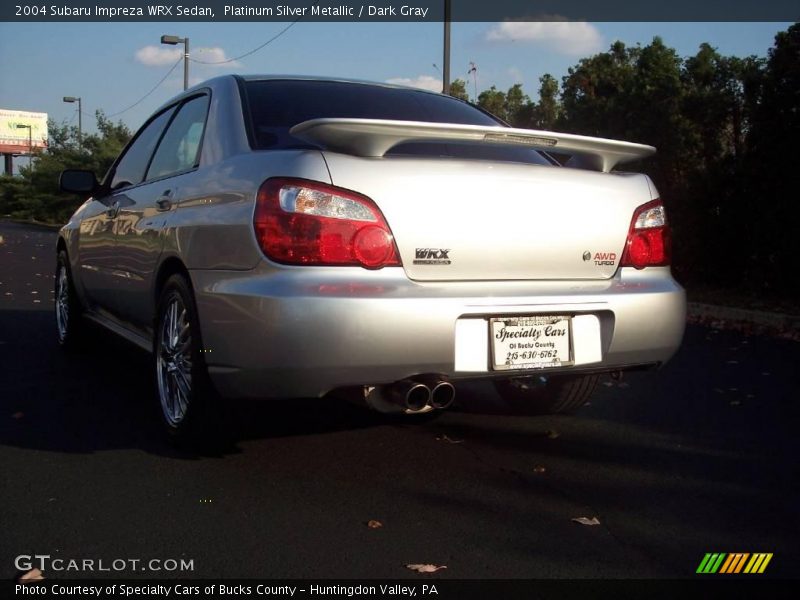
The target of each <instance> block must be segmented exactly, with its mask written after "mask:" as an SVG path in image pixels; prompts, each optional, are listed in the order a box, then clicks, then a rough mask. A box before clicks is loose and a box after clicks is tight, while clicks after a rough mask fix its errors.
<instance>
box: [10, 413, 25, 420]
mask: <svg viewBox="0 0 800 600" xmlns="http://www.w3.org/2000/svg"><path fill="white" fill-rule="evenodd" d="M24 416H25V413H24V412H22V411H17V412H15V413H14V414H13V415H11V418H12V419H21V418H22V417H24Z"/></svg>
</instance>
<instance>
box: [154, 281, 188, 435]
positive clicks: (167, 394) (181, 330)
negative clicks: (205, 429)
mask: <svg viewBox="0 0 800 600" xmlns="http://www.w3.org/2000/svg"><path fill="white" fill-rule="evenodd" d="M156 353H157V354H156V368H157V369H158V393H159V397H160V398H161V408H162V409H163V411H164V416H165V418H166V419H167V421H168V422H169V424H170V425H178V424H179V423H180V422H181V421H183V419H184V417H185V416H186V411H187V410H188V408H189V402H190V401H191V395H192V335H191V326H190V324H189V314H188V311H187V310H186V307H185V306H184V304H183V301H182V300H181V298H180V296H178V295H177V294H176V295H174V296H172V298H170V301H169V304H167V307H166V309H165V310H164V313H163V315H162V319H161V322H160V324H159V330H158V345H157V348H156Z"/></svg>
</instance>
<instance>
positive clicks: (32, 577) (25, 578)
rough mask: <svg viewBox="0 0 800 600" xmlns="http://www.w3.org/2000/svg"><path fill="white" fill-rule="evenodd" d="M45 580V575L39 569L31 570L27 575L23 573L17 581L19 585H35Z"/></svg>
mask: <svg viewBox="0 0 800 600" xmlns="http://www.w3.org/2000/svg"><path fill="white" fill-rule="evenodd" d="M43 579H44V575H42V572H41V571H40V570H39V569H31V570H30V571H28V572H27V573H23V574H22V575H20V576H19V578H18V579H17V581H18V582H19V583H33V582H34V581H42V580H43Z"/></svg>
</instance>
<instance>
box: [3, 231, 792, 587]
mask: <svg viewBox="0 0 800 600" xmlns="http://www.w3.org/2000/svg"><path fill="white" fill-rule="evenodd" d="M0 236H2V242H0V406H2V411H1V412H0V465H2V469H0V489H2V490H3V492H2V495H0V523H2V527H3V532H2V535H0V566H2V572H3V573H5V576H4V577H5V578H12V577H14V576H15V573H16V571H17V569H16V568H15V565H14V561H15V557H17V556H19V555H24V554H49V555H51V556H52V557H62V558H66V559H69V558H75V559H83V558H92V559H103V560H105V561H109V562H110V561H112V560H115V559H151V558H156V559H162V560H164V559H184V560H191V561H193V569H192V570H191V571H189V572H184V573H180V572H179V573H155V574H154V573H148V575H150V576H153V575H155V576H162V575H167V576H171V577H173V576H181V577H205V578H228V577H231V578H234V577H236V578H248V577H262V578H263V577H271V578H282V577H292V578H353V579H360V578H370V579H371V578H405V577H409V578H420V577H422V576H421V575H419V574H417V573H414V572H412V571H410V570H408V569H407V568H406V565H407V564H409V563H423V564H433V565H437V566H446V567H447V568H446V569H442V570H440V571H438V572H437V573H436V574H435V575H434V577H441V578H456V579H465V578H466V579H470V578H490V579H492V578H684V577H687V578H693V577H698V576H697V575H695V571H696V569H697V567H698V565H699V563H700V561H701V559H702V558H703V556H704V555H705V553H708V552H748V553H756V552H768V553H773V554H774V557H773V559H772V561H771V562H770V564H769V567H768V569H767V571H766V573H765V574H764V575H763V577H796V576H797V575H798V567H797V565H798V564H800V544H798V543H797V539H798V535H799V534H800V526H799V525H798V522H799V521H800V468H798V465H799V464H800V462H799V461H798V456H800V453H798V450H800V435H798V431H799V427H800V408H799V406H800V405H798V392H797V390H798V388H799V387H800V369H798V366H799V365H800V343H797V342H793V341H790V340H782V339H776V338H770V337H759V336H750V337H747V336H744V335H743V334H741V333H737V332H733V331H720V330H716V329H713V328H709V327H700V326H690V327H689V328H688V329H687V332H686V337H685V340H684V344H683V347H682V349H681V350H680V352H679V354H678V355H677V356H676V357H675V359H674V360H673V361H672V362H671V363H670V364H669V365H667V366H666V367H665V368H664V369H663V370H661V371H659V372H657V373H637V374H632V375H630V376H626V377H625V378H623V379H622V380H621V381H612V380H611V379H604V380H603V382H602V383H601V385H600V387H599V389H598V392H597V393H596V395H595V397H594V398H593V399H592V401H591V403H590V404H588V405H587V406H585V407H583V409H581V410H580V411H579V413H578V414H577V415H576V416H574V417H546V418H531V417H517V416H509V415H505V414H502V413H503V410H502V406H501V405H500V403H499V400H498V398H497V397H496V396H495V394H494V392H493V390H492V388H491V387H490V386H487V385H484V384H472V385H466V386H463V387H460V388H459V389H458V394H459V399H460V402H461V404H462V408H461V409H460V410H457V411H451V412H448V413H445V414H443V415H442V416H441V417H440V418H439V419H438V420H435V421H431V422H424V423H410V422H404V423H403V422H401V423H396V422H383V421H381V420H380V419H378V418H375V417H373V416H371V415H369V414H366V413H363V412H361V411H360V410H358V409H356V408H353V407H350V406H348V405H343V404H339V403H337V402H334V401H331V400H320V399H310V400H303V401H296V402H277V403H237V404H235V405H234V406H232V407H231V412H230V416H229V421H230V422H229V423H228V424H227V429H228V437H227V438H226V441H225V442H224V443H223V444H221V445H220V447H219V448H218V449H217V450H216V451H214V452H208V453H203V454H196V453H192V452H188V451H184V450H179V449H176V448H174V447H172V446H171V445H170V444H168V443H166V442H165V440H164V439H163V438H162V436H161V432H160V429H159V427H158V424H157V421H156V413H155V412H154V411H155V410H157V409H156V406H155V403H154V401H153V399H152V393H153V390H152V383H151V375H150V371H149V362H148V357H147V356H146V355H145V354H143V353H142V352H140V351H139V350H137V349H135V348H133V347H130V346H128V345H127V344H125V343H124V342H121V341H118V340H116V339H114V338H113V337H112V336H111V335H106V334H102V333H98V334H97V335H96V336H95V337H94V339H93V345H94V348H92V349H90V350H88V351H85V352H82V353H79V354H74V355H65V354H63V353H62V352H61V351H60V349H59V348H58V347H57V344H56V341H55V331H54V323H53V318H52V316H51V312H52V297H53V295H52V293H51V290H52V287H53V285H52V283H53V282H52V273H53V269H54V260H53V259H54V250H53V248H54V242H55V233H54V232H53V231H48V230H46V229H41V228H36V227H30V226H23V225H18V224H12V223H8V222H0ZM581 517H585V518H586V519H588V520H590V522H594V521H593V519H596V520H597V521H598V522H599V524H598V525H584V524H581V523H580V522H578V521H575V520H574V519H579V518H581ZM371 521H372V524H371V525H372V526H370V522H371ZM117 575H122V576H126V577H139V576H144V574H142V573H139V572H137V571H136V570H129V571H125V572H122V573H117ZM45 576H46V577H49V578H58V577H67V575H65V574H63V573H58V572H46V573H45ZM72 576H74V574H72ZM97 576H103V574H97ZM424 577H431V576H430V575H427V576H424Z"/></svg>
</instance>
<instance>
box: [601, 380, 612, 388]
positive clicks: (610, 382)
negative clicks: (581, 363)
mask: <svg viewBox="0 0 800 600" xmlns="http://www.w3.org/2000/svg"><path fill="white" fill-rule="evenodd" d="M603 385H604V386H606V387H614V382H613V381H604V382H603Z"/></svg>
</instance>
